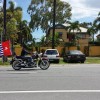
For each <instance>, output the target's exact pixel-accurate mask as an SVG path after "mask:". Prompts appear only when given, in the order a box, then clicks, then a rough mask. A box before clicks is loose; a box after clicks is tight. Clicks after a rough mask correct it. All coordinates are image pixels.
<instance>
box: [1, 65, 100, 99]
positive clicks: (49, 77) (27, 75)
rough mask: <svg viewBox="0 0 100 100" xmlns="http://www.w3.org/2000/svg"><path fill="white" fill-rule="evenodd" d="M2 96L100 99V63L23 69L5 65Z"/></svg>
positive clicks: (9, 97)
mask: <svg viewBox="0 0 100 100" xmlns="http://www.w3.org/2000/svg"><path fill="white" fill-rule="evenodd" d="M0 100H100V64H66V65H51V66H50V68H49V69H48V70H41V69H40V68H35V69H22V70H20V71H14V70H13V69H12V68H11V66H9V67H2V66H1V67H0Z"/></svg>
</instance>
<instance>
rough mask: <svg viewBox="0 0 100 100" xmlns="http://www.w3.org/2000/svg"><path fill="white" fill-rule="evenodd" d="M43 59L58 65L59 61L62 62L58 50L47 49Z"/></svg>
mask: <svg viewBox="0 0 100 100" xmlns="http://www.w3.org/2000/svg"><path fill="white" fill-rule="evenodd" d="M43 57H47V58H48V59H49V61H50V62H51V61H56V62H57V63H59V61H60V56H59V52H58V50H57V49H47V50H46V51H45V52H44V55H43Z"/></svg>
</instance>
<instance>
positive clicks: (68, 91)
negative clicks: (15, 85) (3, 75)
mask: <svg viewBox="0 0 100 100" xmlns="http://www.w3.org/2000/svg"><path fill="white" fill-rule="evenodd" d="M93 92H94V93H100V90H41V91H0V94H13V93H93Z"/></svg>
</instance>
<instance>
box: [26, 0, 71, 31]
mask: <svg viewBox="0 0 100 100" xmlns="http://www.w3.org/2000/svg"><path fill="white" fill-rule="evenodd" d="M56 5H57V6H56V20H55V23H56V24H58V23H59V24H63V23H65V22H66V21H67V20H69V19H70V17H71V7H70V5H69V3H67V2H63V1H60V0H57V4H56ZM28 13H29V14H30V17H31V21H30V27H31V28H32V29H33V31H34V30H35V29H38V28H41V29H42V31H43V32H46V33H47V30H48V28H49V27H51V26H52V25H53V0H32V1H31V4H30V5H29V7H28Z"/></svg>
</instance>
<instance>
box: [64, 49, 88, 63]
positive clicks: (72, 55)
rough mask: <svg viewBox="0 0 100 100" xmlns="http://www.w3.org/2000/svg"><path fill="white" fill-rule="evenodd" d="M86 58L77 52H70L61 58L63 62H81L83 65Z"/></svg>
mask: <svg viewBox="0 0 100 100" xmlns="http://www.w3.org/2000/svg"><path fill="white" fill-rule="evenodd" d="M85 60H86V56H85V54H84V53H82V52H81V51H79V50H70V51H67V52H66V53H65V55H64V56H63V61H65V62H81V63H84V62H85Z"/></svg>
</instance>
